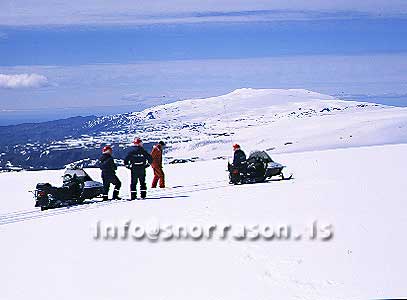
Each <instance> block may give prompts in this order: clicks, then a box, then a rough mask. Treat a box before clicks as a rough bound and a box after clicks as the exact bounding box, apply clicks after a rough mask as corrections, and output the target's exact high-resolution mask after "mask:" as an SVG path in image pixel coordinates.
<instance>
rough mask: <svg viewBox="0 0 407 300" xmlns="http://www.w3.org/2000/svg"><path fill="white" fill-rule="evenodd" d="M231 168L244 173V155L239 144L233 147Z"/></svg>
mask: <svg viewBox="0 0 407 300" xmlns="http://www.w3.org/2000/svg"><path fill="white" fill-rule="evenodd" d="M233 151H234V155H233V166H234V167H235V168H236V169H238V170H239V171H240V172H245V171H246V154H245V153H244V152H243V150H241V149H240V145H239V144H234V145H233Z"/></svg>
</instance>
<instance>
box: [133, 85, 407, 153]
mask: <svg viewBox="0 0 407 300" xmlns="http://www.w3.org/2000/svg"><path fill="white" fill-rule="evenodd" d="M151 114H152V115H153V116H154V119H150V118H149V117H147V116H150V115H151ZM132 118H133V119H134V120H144V121H143V122H142V123H141V125H142V126H141V128H142V130H141V131H140V133H139V135H141V136H142V137H143V138H145V139H147V140H151V139H153V140H156V139H159V138H161V139H165V140H166V141H168V142H169V144H170V145H171V147H172V148H171V152H170V153H168V155H169V156H172V157H176V158H188V157H200V158H202V159H212V158H215V157H219V156H225V155H227V154H228V153H230V145H231V144H232V143H239V144H241V145H242V146H244V148H245V149H247V150H248V151H251V150H256V149H271V151H272V153H287V152H298V151H307V150H322V149H337V148H348V147H359V146H367V145H383V144H397V143H401V142H403V143H405V142H407V109H406V108H400V107H391V106H385V105H378V104H374V103H365V102H356V101H342V100H338V99H335V98H333V97H331V96H328V95H323V94H320V93H316V92H312V91H308V90H303V89H289V90H282V89H250V88H246V89H238V90H236V91H234V92H232V93H229V94H227V95H223V96H218V97H211V98H207V99H192V100H184V101H177V102H174V103H171V104H165V105H160V106H156V107H153V108H149V109H146V110H144V111H143V112H136V113H133V114H132ZM134 122H136V121H134ZM137 124H139V123H137ZM148 125H150V126H151V127H152V128H154V131H153V133H151V132H149V130H146V128H148ZM287 143H288V145H287Z"/></svg>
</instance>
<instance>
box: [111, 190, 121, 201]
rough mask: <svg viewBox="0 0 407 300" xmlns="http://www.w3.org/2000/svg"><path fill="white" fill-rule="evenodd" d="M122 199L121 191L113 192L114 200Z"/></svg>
mask: <svg viewBox="0 0 407 300" xmlns="http://www.w3.org/2000/svg"><path fill="white" fill-rule="evenodd" d="M121 199H122V198H120V197H119V191H118V190H114V191H113V200H121Z"/></svg>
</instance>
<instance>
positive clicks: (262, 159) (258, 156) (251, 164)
mask: <svg viewBox="0 0 407 300" xmlns="http://www.w3.org/2000/svg"><path fill="white" fill-rule="evenodd" d="M284 168H285V166H283V165H282V164H279V163H277V162H275V161H273V160H272V159H271V157H270V156H269V155H268V154H267V152H265V151H254V152H252V153H251V154H250V156H249V158H248V159H247V160H246V163H245V164H243V166H242V167H240V168H236V167H234V166H233V165H232V164H231V163H229V164H228V171H229V182H230V183H231V184H245V183H257V182H264V181H266V180H267V179H269V178H271V177H273V176H280V177H281V179H291V178H292V174H291V175H290V176H289V177H285V176H284V173H283V169H284Z"/></svg>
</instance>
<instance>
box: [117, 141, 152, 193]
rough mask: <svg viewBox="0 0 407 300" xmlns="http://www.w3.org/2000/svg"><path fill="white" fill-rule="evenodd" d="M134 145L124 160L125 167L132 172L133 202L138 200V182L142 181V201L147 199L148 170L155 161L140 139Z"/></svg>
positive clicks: (131, 190) (131, 191) (131, 189)
mask: <svg viewBox="0 0 407 300" xmlns="http://www.w3.org/2000/svg"><path fill="white" fill-rule="evenodd" d="M133 144H134V147H132V148H133V149H132V150H131V151H130V152H129V153H128V154H127V156H126V158H125V159H124V165H125V166H126V167H127V168H129V169H130V170H131V184H130V193H131V200H136V199H137V183H138V181H140V194H141V195H140V196H141V199H145V198H146V197H147V184H146V168H148V167H149V166H150V165H151V163H152V161H153V159H152V157H151V155H150V153H148V152H147V151H146V150H145V149H144V148H143V141H142V140H141V139H140V138H136V139H135V140H134V142H133Z"/></svg>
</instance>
